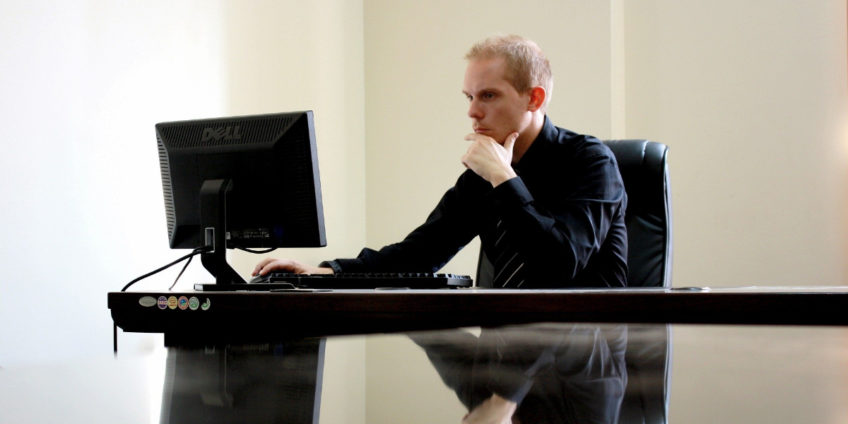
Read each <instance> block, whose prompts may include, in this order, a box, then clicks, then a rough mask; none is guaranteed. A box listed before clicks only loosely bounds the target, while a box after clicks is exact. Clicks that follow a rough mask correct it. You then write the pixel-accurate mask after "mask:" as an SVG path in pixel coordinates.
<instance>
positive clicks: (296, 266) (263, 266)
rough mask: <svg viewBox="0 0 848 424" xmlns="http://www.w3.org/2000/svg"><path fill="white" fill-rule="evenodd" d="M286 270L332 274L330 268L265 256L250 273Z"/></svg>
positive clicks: (301, 272) (258, 273) (261, 273)
mask: <svg viewBox="0 0 848 424" xmlns="http://www.w3.org/2000/svg"><path fill="white" fill-rule="evenodd" d="M278 270H280V271H286V272H292V273H295V274H332V273H333V269H332V268H320V267H317V266H311V265H306V264H303V263H300V262H298V261H295V260H291V259H272V258H265V259H263V260H262V261H261V262H259V263H258V264H256V267H255V268H253V274H251V275H265V274H267V273H269V272H271V271H278Z"/></svg>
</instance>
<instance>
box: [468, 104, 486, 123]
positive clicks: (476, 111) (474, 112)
mask: <svg viewBox="0 0 848 424" xmlns="http://www.w3.org/2000/svg"><path fill="white" fill-rule="evenodd" d="M468 117H469V118H472V119H481V118H483V110H482V108H480V105H479V104H478V103H477V101H476V100H472V101H471V104H469V105H468Z"/></svg>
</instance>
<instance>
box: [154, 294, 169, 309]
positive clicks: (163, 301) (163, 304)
mask: <svg viewBox="0 0 848 424" xmlns="http://www.w3.org/2000/svg"><path fill="white" fill-rule="evenodd" d="M156 303H157V305H159V309H168V298H167V297H165V296H159V300H158V301H157V302H156Z"/></svg>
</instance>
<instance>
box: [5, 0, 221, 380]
mask: <svg viewBox="0 0 848 424" xmlns="http://www.w3.org/2000/svg"><path fill="white" fill-rule="evenodd" d="M165 10H167V11H168V13H165ZM221 12H222V7H221V4H220V3H214V2H204V1H198V2H183V3H179V4H174V5H171V4H168V5H166V4H165V3H164V2H161V3H159V4H158V6H157V5H156V4H155V3H154V4H149V3H146V2H144V3H142V2H137V3H127V4H121V5H119V4H117V3H115V2H109V1H90V2H86V3H74V4H71V3H60V4H56V3H55V2H29V1H26V2H24V1H15V2H4V3H3V4H2V5H1V6H0V16H2V17H0V20H1V21H0V22H2V24H0V45H2V46H3V48H2V49H0V52H1V53H0V68H2V73H0V74H2V79H0V92H2V93H3V97H2V100H0V120H2V128H3V133H4V136H3V137H2V138H0V146H2V150H3V153H2V155H0V173H2V175H0V179H2V181H3V182H2V184H0V190H1V191H2V192H0V195H2V198H3V199H4V201H3V203H4V206H3V208H2V209H0V222H3V228H4V229H5V234H4V237H3V239H4V243H3V245H2V248H0V249H2V253H1V254H0V323H2V324H0V346H2V348H0V364H2V365H5V366H8V365H10V364H12V363H16V362H27V361H45V360H59V359H66V358H73V357H78V356H82V355H86V356H87V355H108V354H109V353H110V344H111V340H110V339H111V338H110V334H111V319H110V317H109V312H108V310H107V309H106V292H107V291H110V290H119V289H120V288H121V287H122V286H123V285H124V284H126V283H127V282H128V281H129V280H130V279H132V278H133V277H135V276H138V275H141V274H143V273H145V272H147V271H149V270H152V269H154V268H157V267H158V266H160V265H163V264H165V263H167V262H170V261H171V260H172V259H174V258H176V257H177V256H179V255H181V253H179V254H178V252H172V251H169V249H168V246H167V238H166V236H165V220H164V213H163V207H162V200H161V197H162V194H161V193H162V188H161V182H160V180H159V169H158V155H157V151H156V148H155V136H154V132H153V124H154V123H156V122H158V121H159V120H163V118H170V117H177V116H203V115H216V114H220V113H222V112H223V111H224V105H225V96H224V94H225V91H224V82H225V80H224V76H225V73H224V71H225V65H226V63H225V60H224V56H223V53H224V52H223V50H222V49H221V48H220V45H221V43H222V36H223V34H222V32H221V30H220V28H221V26H222V22H223V16H222V14H221ZM187 16H191V17H192V19H186V17H187ZM189 47H190V48H189ZM169 275H170V278H173V276H174V275H175V274H169ZM161 281H162V280H160V283H159V284H160V285H161V284H162V283H161ZM148 287H149V286H148ZM126 347H127V348H129V349H130V350H132V349H134V348H137V347H138V346H135V347H132V343H131V344H130V345H128V346H126Z"/></svg>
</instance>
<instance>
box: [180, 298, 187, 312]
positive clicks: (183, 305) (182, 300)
mask: <svg viewBox="0 0 848 424" xmlns="http://www.w3.org/2000/svg"><path fill="white" fill-rule="evenodd" d="M178 302H179V307H180V309H182V310H183V311H184V310H186V309H188V298H187V297H185V296H180V300H179V301H178Z"/></svg>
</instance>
